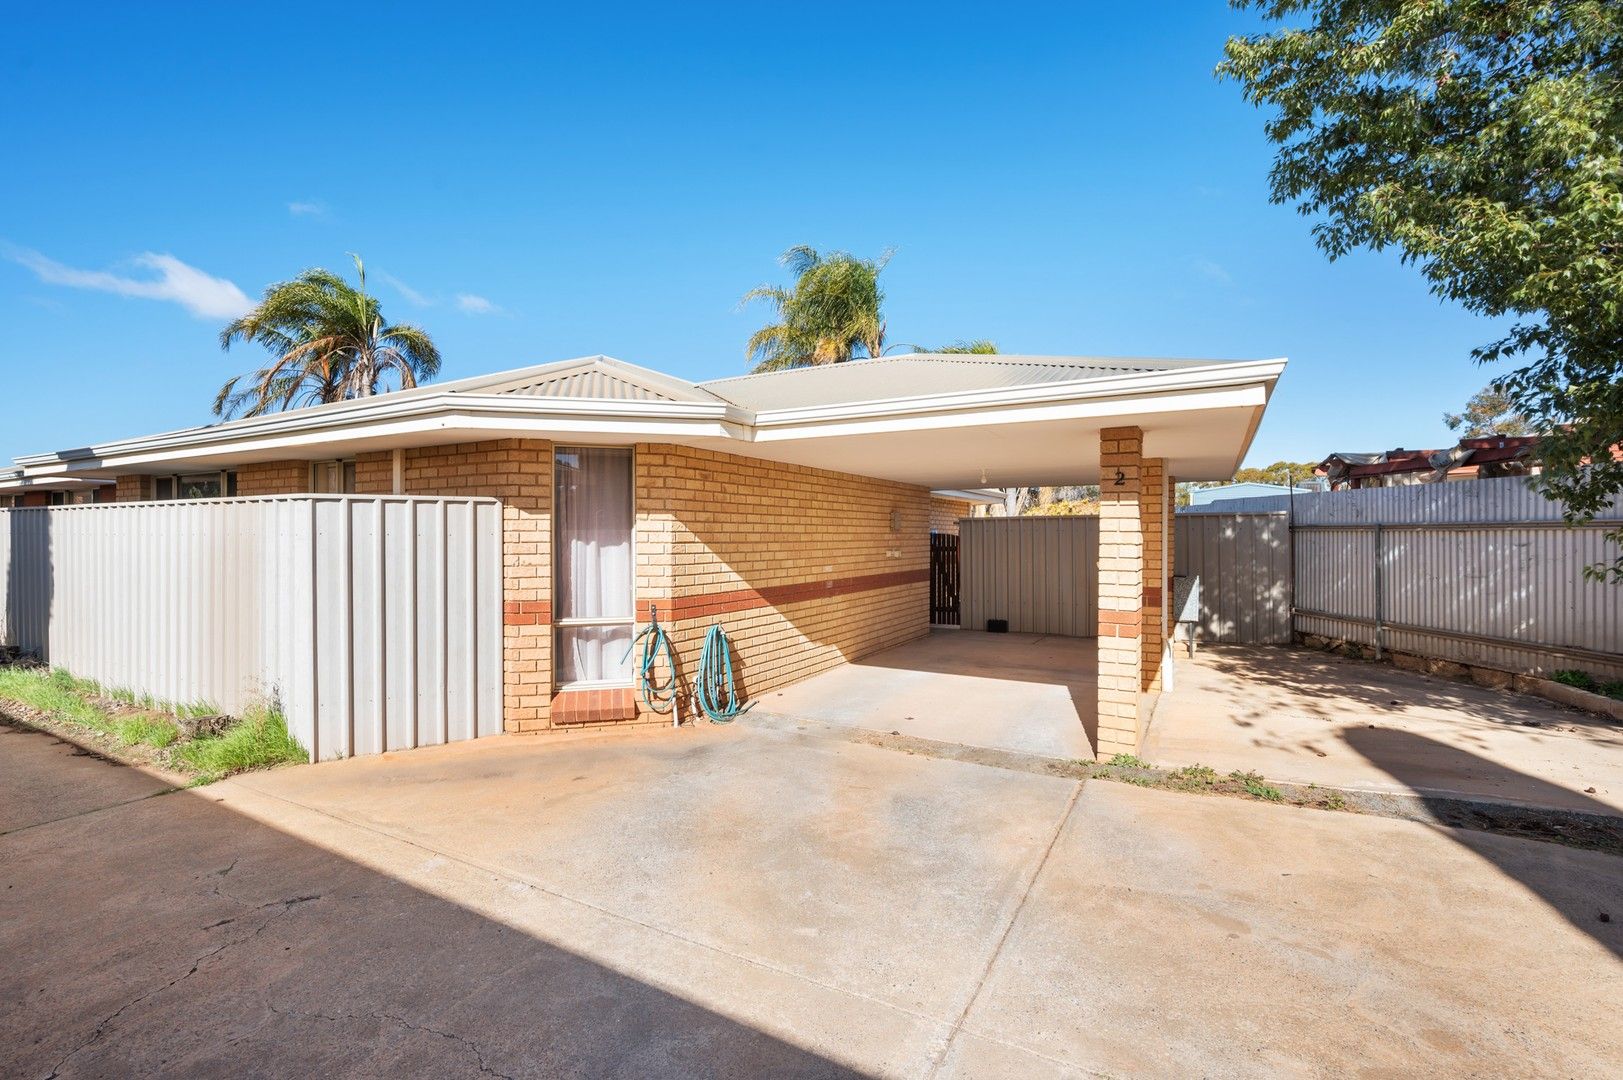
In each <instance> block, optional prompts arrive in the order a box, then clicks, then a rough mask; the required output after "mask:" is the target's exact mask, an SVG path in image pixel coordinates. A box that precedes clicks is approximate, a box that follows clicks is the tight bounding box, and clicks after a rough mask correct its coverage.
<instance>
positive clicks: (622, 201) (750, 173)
mask: <svg viewBox="0 0 1623 1080" xmlns="http://www.w3.org/2000/svg"><path fill="white" fill-rule="evenodd" d="M451 11H452V9H447V8H444V7H443V6H440V7H438V8H437V9H435V8H422V9H412V8H409V7H407V6H404V5H400V6H393V7H390V8H389V9H388V10H387V13H385V12H384V11H383V9H379V10H377V11H366V10H361V9H360V8H359V7H357V6H356V5H322V6H319V7H310V8H308V9H305V10H300V8H299V5H296V4H285V5H279V6H277V7H276V8H275V11H274V15H271V16H268V17H267V15H266V14H265V11H264V10H262V9H260V10H256V9H253V8H251V7H244V6H241V5H207V6H205V5H197V6H190V5H187V6H182V5H173V6H171V5H151V6H150V7H149V8H147V9H141V10H137V9H135V8H133V7H119V8H109V9H107V10H105V11H101V10H96V9H95V7H94V5H88V6H87V5H75V6H71V7H55V8H51V7H50V6H48V5H35V6H34V7H33V8H32V9H31V10H25V9H18V10H15V11H13V13H12V14H11V15H10V16H9V17H8V18H9V19H10V25H9V26H8V31H7V33H6V34H5V35H4V36H3V38H0V71H3V72H4V73H5V74H4V75H3V76H0V147H3V148H4V158H5V161H6V166H5V167H4V168H3V169H0V208H3V209H0V245H3V246H0V256H3V257H0V321H3V325H4V327H5V330H4V333H3V334H0V374H3V378H4V383H3V385H4V387H5V392H4V396H3V399H0V400H3V402H4V404H3V405H0V421H3V422H0V432H3V438H0V460H4V459H7V458H9V457H10V456H11V455H13V454H17V453H29V452H36V451H40V450H48V449H59V448H62V447H69V446H77V445H83V444H84V443H86V442H88V441H99V440H104V439H108V438H115V437H120V436H127V435H136V434H144V433H148V432H155V431H161V430H168V429H172V428H177V427H184V426H188V425H191V424H194V423H201V422H205V421H207V420H208V419H209V413H208V409H209V405H210V402H211V400H212V398H213V394H214V391H215V390H216V388H217V387H218V385H219V384H220V383H221V382H222V381H223V380H224V379H225V378H227V377H228V376H230V375H232V374H235V373H236V372H238V371H241V370H246V369H249V368H252V367H255V366H257V365H258V362H259V360H260V356H259V355H258V354H256V353H254V352H252V351H251V350H249V349H245V348H242V347H239V348H238V349H236V350H233V351H232V352H231V353H229V354H226V353H222V352H221V351H220V349H219V346H218V343H217V340H216V336H217V333H218V330H219V327H220V326H221V325H222V322H223V321H224V320H223V319H222V318H221V312H223V311H227V310H229V309H230V308H231V307H232V306H233V304H236V303H240V297H238V296H237V293H238V292H239V291H240V293H242V294H245V295H247V296H250V297H252V296H257V295H258V294H259V293H260V291H261V290H262V289H263V288H264V286H265V285H266V284H267V283H269V282H271V281H274V280H278V279H283V278H287V277H290V276H292V275H293V274H295V273H297V272H298V271H299V270H300V269H302V268H304V267H306V266H314V265H321V266H327V267H330V268H333V269H347V268H348V259H347V256H346V255H345V253H346V252H350V251H357V252H360V253H361V254H362V255H364V256H365V258H366V261H367V266H368V270H369V273H370V274H371V275H372V277H371V283H372V284H373V285H374V286H375V291H376V292H377V293H378V294H379V295H380V297H382V298H383V301H384V304H385V311H386V313H387V314H388V315H389V316H390V317H391V318H394V319H400V320H411V321H415V322H419V323H421V324H422V325H424V326H426V327H427V328H428V329H429V330H430V331H431V332H432V333H433V335H434V336H435V338H436V339H437V340H438V342H439V343H440V345H441V349H442V351H443V353H444V355H445V358H446V363H445V369H444V372H443V377H446V378H455V377H459V376H464V375H471V374H478V373H483V372H487V371H493V370H499V369H502V368H507V367H516V366H520V365H523V364H530V363H539V362H542V361H546V360H553V359H561V358H565V357H570V356H576V355H582V354H587V353H598V352H602V353H607V354H610V355H614V356H618V357H621V358H623V359H626V360H630V361H632V362H635V363H641V364H646V365H648V366H651V367H655V368H659V369H662V370H666V371H670V372H672V373H674V374H678V375H682V376H685V377H688V378H692V379H701V378H709V377H715V376H721V375H728V374H735V373H738V372H740V371H742V370H744V368H745V359H744V356H743V342H744V340H745V338H746V337H747V336H748V335H749V333H750V332H751V331H752V330H753V329H754V328H755V327H756V326H758V325H759V324H760V323H761V322H762V321H763V320H764V318H765V316H766V312H765V310H764V309H760V308H755V309H745V310H739V307H738V303H737V301H738V297H739V296H740V294H742V293H743V292H744V291H745V290H746V289H748V288H749V287H751V286H752V285H755V284H758V283H760V282H762V281H767V280H774V279H776V278H778V277H779V276H780V273H781V272H780V271H779V269H778V267H777V266H776V264H775V261H774V260H775V257H776V256H777V255H778V254H779V253H780V252H781V251H782V250H783V249H785V248H787V247H789V246H790V245H792V244H797V243H808V244H812V245H815V246H818V247H822V248H840V249H846V250H850V251H853V252H856V253H859V254H864V255H872V254H877V253H878V252H880V251H881V250H883V249H885V248H887V247H890V248H894V249H895V250H896V254H895V258H894V259H893V261H892V263H891V265H890V268H889V269H888V270H887V271H886V273H885V278H884V280H885V285H886V290H887V295H888V302H887V316H888V319H889V328H890V336H891V339H892V340H893V341H905V342H920V343H924V344H939V343H943V342H948V341H951V340H953V339H955V338H966V337H990V338H992V339H993V340H995V341H996V342H997V343H998V344H999V346H1001V347H1002V348H1003V350H1004V351H1008V352H1014V351H1019V352H1033V353H1080V354H1101V355H1164V356H1211V357H1266V356H1279V355H1284V356H1288V357H1290V358H1291V365H1290V368H1289V369H1288V370H1287V372H1286V374H1285V377H1284V379H1283V380H1282V381H1281V383H1280V386H1279V390H1278V392H1277V394H1276V395H1275V398H1274V402H1273V404H1272V405H1271V406H1270V408H1269V412H1268V416H1267V418H1266V420H1265V421H1264V423H1263V427H1262V429H1261V431H1260V432H1259V434H1258V437H1257V440H1256V443H1255V445H1254V447H1253V451H1252V454H1251V456H1250V459H1249V461H1248V463H1249V464H1266V463H1268V462H1270V461H1273V460H1276V459H1279V458H1282V457H1287V458H1292V459H1318V458H1320V457H1322V456H1323V455H1324V454H1326V453H1328V452H1329V451H1331V450H1347V449H1354V450H1366V449H1381V448H1388V447H1392V446H1398V445H1403V446H1410V447H1415V446H1435V445H1440V444H1446V443H1447V442H1449V441H1450V436H1449V435H1448V432H1447V430H1446V429H1445V428H1444V426H1443V424H1442V421H1441V414H1442V413H1443V411H1444V410H1455V409H1458V407H1459V406H1460V405H1462V404H1463V403H1464V401H1465V399H1466V398H1467V397H1468V396H1469V395H1470V394H1471V393H1472V392H1473V391H1475V390H1476V389H1478V388H1479V387H1481V386H1482V385H1483V384H1485V383H1486V382H1487V381H1488V379H1489V374H1490V373H1489V372H1488V371H1487V370H1485V369H1483V368H1481V367H1479V366H1477V365H1475V364H1473V363H1472V361H1471V359H1470V355H1469V353H1470V349H1471V347H1472V346H1473V345H1476V344H1480V343H1482V342H1484V341H1487V340H1489V339H1490V338H1491V337H1493V336H1494V327H1493V326H1492V325H1491V324H1490V323H1488V322H1486V321H1485V320H1482V319H1479V318H1476V317H1474V316H1471V315H1468V314H1466V313H1465V312H1463V311H1461V310H1459V309H1458V308H1455V307H1452V306H1450V305H1445V304H1443V303H1441V302H1439V301H1438V300H1436V299H1435V298H1433V297H1432V296H1431V295H1430V294H1429V293H1428V292H1427V290H1426V287H1425V285H1424V283H1423V281H1422V280H1421V278H1420V276H1419V274H1418V273H1417V272H1416V271H1415V270H1414V269H1412V268H1409V267H1404V266H1402V265H1401V264H1399V262H1398V261H1397V260H1396V259H1395V258H1393V257H1391V256H1389V255H1380V256H1376V255H1368V254H1360V255H1357V256H1355V257H1352V258H1348V259H1345V260H1343V261H1341V262H1338V263H1336V264H1334V265H1332V264H1330V263H1328V262H1326V260H1325V259H1324V257H1323V256H1322V255H1321V254H1320V253H1319V252H1318V250H1317V249H1316V248H1315V247H1314V246H1313V243H1312V239H1311V236H1310V234H1309V222H1308V221H1306V220H1305V219H1303V218H1301V217H1300V216H1298V215H1297V214H1296V213H1295V212H1294V211H1293V210H1291V209H1289V208H1286V207H1276V206H1271V205H1270V204H1269V203H1268V201H1267V180H1266V174H1267V170H1268V166H1269V163H1270V161H1271V156H1272V155H1271V151H1270V148H1269V146H1268V144H1267V143H1266V141H1265V140H1264V138H1263V135H1262V123H1263V119H1264V118H1263V116H1262V114H1260V113H1258V112H1257V111H1255V110H1254V109H1252V108H1251V107H1249V106H1247V105H1246V104H1245V103H1244V102H1243V101H1242V100H1241V98H1240V94H1239V90H1238V88H1237V87H1235V86H1234V85H1232V84H1221V83H1218V82H1217V81H1216V80H1215V79H1214V78H1213V77H1212V74H1211V71H1212V67H1213V65H1214V64H1215V63H1216V62H1217V60H1218V59H1219V56H1220V52H1221V48H1222V44H1223V40H1224V38H1225V37H1226V36H1227V35H1228V34H1230V33H1234V32H1243V31H1245V30H1247V29H1249V28H1250V27H1251V26H1252V23H1251V21H1250V18H1249V16H1246V15H1242V14H1237V13H1234V12H1231V11H1230V10H1228V8H1227V7H1225V6H1224V5H1223V4H1220V3H1211V2H1200V3H1194V2H1191V3H1185V4H1164V5H1159V6H1153V5H1111V6H1104V5H1099V6H1097V7H1094V6H1091V5H1088V6H1084V5H1056V6H1043V5H1033V6H1027V5H1021V4H1004V5H999V6H996V7H987V6H985V5H969V6H963V7H957V6H953V5H948V4H940V3H932V4H926V5H917V6H905V5H877V4H852V5H842V4H833V3H825V4H820V5H817V6H815V7H807V6H804V5H759V4H758V5H747V6H743V5H741V6H724V5H719V4H716V5H668V6H667V5H660V6H651V7H647V8H641V7H636V6H628V5H615V4H599V5H572V6H571V9H570V10H569V11H568V12H566V13H559V12H554V11H548V10H545V9H543V8H540V7H538V6H524V7H515V8H513V9H512V10H510V11H506V12H501V13H497V12H495V11H494V10H493V9H482V8H475V7H470V8H468V9H466V10H457V11H456V12H455V13H454V14H449V12H451ZM385 275H387V276H385Z"/></svg>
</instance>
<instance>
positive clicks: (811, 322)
mask: <svg viewBox="0 0 1623 1080" xmlns="http://www.w3.org/2000/svg"><path fill="white" fill-rule="evenodd" d="M890 256H891V253H890V252H889V251H886V252H885V253H884V254H883V255H881V256H880V257H879V258H878V259H873V260H869V259H859V258H857V257H856V256H854V255H850V254H847V253H846V252H843V251H835V252H831V253H830V254H828V255H826V256H825V255H822V254H820V253H818V251H817V249H815V248H812V247H807V246H806V245H804V244H802V245H799V246H797V247H792V248H790V249H789V250H788V251H786V252H784V253H783V256H782V258H781V259H779V260H778V261H779V262H781V263H782V264H783V265H784V266H786V267H788V268H789V270H790V271H791V272H792V273H793V274H794V275H795V283H794V285H793V287H791V288H787V289H786V288H783V287H781V286H777V285H762V286H760V287H759V288H755V289H751V290H750V291H749V292H747V293H745V294H744V298H743V299H742V300H740V301H739V303H740V305H743V304H747V303H749V302H751V301H752V300H766V301H769V302H771V303H772V304H773V305H774V306H775V307H776V308H777V322H774V323H772V324H770V325H768V326H763V327H762V328H761V329H759V330H757V331H756V332H755V333H754V334H751V335H750V339H749V344H748V345H747V346H746V348H745V353H746V355H747V356H749V358H750V359H751V360H754V361H755V370H756V371H778V370H781V369H783V368H791V367H804V366H806V365H808V364H838V363H843V362H844V361H847V360H850V359H852V358H853V357H855V356H858V355H862V356H870V357H872V356H878V355H879V354H880V353H882V352H884V351H885V316H884V313H883V312H882V311H881V307H882V305H883V304H884V300H885V293H884V290H883V289H881V288H880V287H879V273H880V271H882V270H883V269H884V268H885V264H886V263H888V262H889V261H890ZM859 350H860V353H859Z"/></svg>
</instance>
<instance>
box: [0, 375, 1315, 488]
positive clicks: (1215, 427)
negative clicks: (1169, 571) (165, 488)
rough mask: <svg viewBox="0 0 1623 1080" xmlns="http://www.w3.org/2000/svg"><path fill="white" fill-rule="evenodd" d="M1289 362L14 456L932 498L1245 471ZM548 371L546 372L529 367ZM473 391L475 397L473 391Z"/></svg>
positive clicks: (575, 410) (461, 402) (262, 424)
mask: <svg viewBox="0 0 1623 1080" xmlns="http://www.w3.org/2000/svg"><path fill="white" fill-rule="evenodd" d="M1284 366H1285V361H1284V360H1263V361H1244V362H1224V363H1213V364H1209V365H1198V366H1185V367H1180V368H1176V369H1171V370H1158V371H1147V372H1135V373H1132V374H1127V375H1122V376H1119V377H1112V378H1091V379H1081V380H1077V381H1073V382H1050V383H1043V384H1037V385H1020V386H1008V387H998V388H995V389H986V390H973V391H960V392H954V393H948V394H936V395H918V396H912V397H900V398H891V399H887V400H882V401H860V402H848V403H842V404H829V405H819V406H814V407H807V408H794V409H779V410H768V411H761V412H758V413H751V412H749V411H748V410H746V409H743V408H740V407H739V406H737V405H733V404H730V403H728V402H725V401H721V400H690V401H670V400H659V401H638V400H602V399H587V398H553V397H536V396H515V395H509V394H501V393H488V392H479V391H480V390H485V389H487V388H489V386H490V382H489V381H488V380H486V381H484V382H482V383H480V384H478V385H477V386H475V385H472V384H470V382H468V381H464V382H463V383H459V384H447V386H448V387H449V388H446V389H442V390H440V391H439V392H433V391H431V390H430V389H429V388H421V389H418V390H413V391H408V392H404V393H396V394H383V395H379V396H377V397H375V398H368V399H364V400H361V401H352V402H344V403H341V404H340V405H332V406H320V407H317V408H312V409H304V410H298V411H293V412H286V413H277V414H272V415H268V416H261V417H254V418H252V419H247V420H239V421H233V422H230V423H224V424H218V425H214V426H210V427H201V428H192V429H188V430H185V431H176V432H168V433H165V434H161V435H151V436H145V437H141V438H135V439H126V440H121V441H118V442H110V443H105V444H101V445H97V446H90V447H84V448H81V449H77V450H65V451H60V452H57V453H53V454H38V455H32V456H28V457H21V458H18V459H17V464H18V465H19V466H21V467H22V473H23V474H24V476H26V477H28V478H29V479H44V478H51V477H58V478H63V477H69V476H75V475H78V476H95V475H100V476H104V477H105V476H109V475H116V474H118V473H142V472H145V473H158V472H166V471H177V470H180V469H191V468H204V467H207V468H216V467H217V468H229V467H233V466H236V465H240V464H247V463H251V462H256V461H273V460H285V459H289V458H292V459H306V460H319V459H322V458H330V457H344V456H350V455H353V454H357V453H366V452H372V451H378V450H390V449H397V448H405V447H414V446H432V445H443V444H447V443H458V442H475V441H480V440H487V439H503V438H533V439H548V440H552V441H555V442H576V443H596V444H611V445H612V444H631V443H639V442H670V443H678V444H684V445H693V446H702V447H706V448H710V449H716V450H721V451H725V452H729V453H735V454H743V455H746V456H752V457H759V458H767V459H770V460H775V461H783V462H788V463H793V464H799V465H805V466H808V467H814V468H820V469H828V470H832V471H837V472H844V473H852V474H856V475H862V476H875V477H880V478H883V479H890V480H897V481H902V482H905V483H911V484H918V485H921V486H924V487H929V488H932V489H957V490H963V489H972V488H981V487H986V486H989V485H991V486H999V487H1013V486H1025V485H1039V484H1041V485H1047V484H1079V483H1096V482H1098V480H1099V433H1100V431H1102V430H1103V429H1105V428H1116V427H1138V428H1141V429H1142V430H1143V432H1144V453H1145V455H1146V456H1148V457H1159V458H1164V459H1166V462H1167V468H1168V471H1169V472H1170V473H1171V474H1172V475H1174V476H1176V477H1177V478H1179V479H1184V480H1223V479H1227V478H1229V477H1230V476H1232V475H1233V473H1234V470H1235V469H1236V468H1237V467H1238V466H1239V463H1240V462H1241V460H1242V459H1243V458H1244V456H1245V454H1246V452H1247V450H1248V449H1249V447H1250V445H1251V440H1252V437H1253V436H1254V435H1255V433H1256V429H1257V425H1258V423H1259V422H1260V421H1261V419H1262V414H1263V410H1264V408H1265V407H1266V406H1267V403H1268V398H1269V396H1270V395H1271V393H1272V391H1273V386H1274V383H1275V381H1276V380H1277V379H1278V377H1279V375H1280V373H1281V372H1282V371H1283V370H1284ZM530 370H540V369H530ZM463 387H465V388H463Z"/></svg>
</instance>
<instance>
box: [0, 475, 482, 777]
mask: <svg viewBox="0 0 1623 1080" xmlns="http://www.w3.org/2000/svg"><path fill="white" fill-rule="evenodd" d="M501 570H502V553H501V507H500V505H499V504H498V503H497V502H496V501H495V500H493V499H475V498H417V497H406V496H380V497H367V496H340V495H331V496H302V495H301V496H289V497H272V498H252V499H222V500H209V501H200V502H168V503H130V504H112V505H100V506H65V507H53V508H50V509H22V510H4V511H0V641H4V642H5V643H7V644H15V645H19V646H21V647H22V648H23V649H25V650H27V651H30V652H35V653H38V654H39V655H40V656H41V657H42V658H43V659H45V660H46V661H47V662H49V663H50V664H51V665H52V666H55V667H61V668H65V669H67V670H68V671H71V672H72V673H73V674H75V675H79V676H81V677H85V678H91V679H95V680H97V681H98V682H101V683H102V684H103V685H106V686H109V687H120V688H124V689H128V690H131V691H134V692H136V693H139V694H150V695H152V696H153V697H155V698H159V699H162V700H166V701H173V702H182V703H191V702H200V701H201V702H208V703H210V704H212V705H214V706H216V707H218V708H221V709H224V710H226V711H228V712H241V711H242V710H244V709H246V708H248V707H250V706H251V705H253V704H256V703H261V702H264V703H273V704H275V705H277V706H278V707H279V708H280V709H281V710H282V712H283V714H284V715H285V716H286V717H287V721H288V728H289V730H290V732H291V733H292V734H293V736H294V737H295V738H296V739H298V740H299V742H300V743H301V744H303V745H304V746H305V748H306V749H308V750H309V751H310V752H311V755H312V757H313V758H314V759H316V760H326V759H330V758H341V757H348V756H350V755H352V754H371V753H380V752H382V751H385V750H397V749H405V748H408V747H413V746H420V745H428V744H433V743H442V742H450V741H456V740H460V739H470V738H475V737H477V736H481V735H491V734H495V733H497V732H499V731H501V729H502V713H501V693H502V670H501V665H502V652H501V649H502V615H501V611H502V597H501Z"/></svg>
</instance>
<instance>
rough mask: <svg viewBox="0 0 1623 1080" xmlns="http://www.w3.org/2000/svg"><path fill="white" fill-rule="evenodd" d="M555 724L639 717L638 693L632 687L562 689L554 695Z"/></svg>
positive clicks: (592, 722) (552, 712)
mask: <svg viewBox="0 0 1623 1080" xmlns="http://www.w3.org/2000/svg"><path fill="white" fill-rule="evenodd" d="M551 716H552V722H553V723H554V724H607V723H613V722H615V721H618V720H635V719H636V718H637V692H636V690H634V689H632V688H631V687H629V686H622V687H615V688H613V689H609V690H560V691H558V692H557V693H556V694H554V695H552V711H551Z"/></svg>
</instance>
